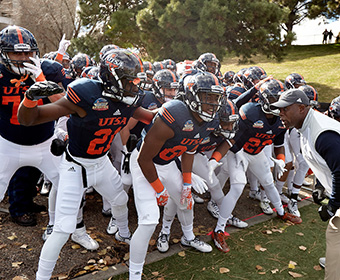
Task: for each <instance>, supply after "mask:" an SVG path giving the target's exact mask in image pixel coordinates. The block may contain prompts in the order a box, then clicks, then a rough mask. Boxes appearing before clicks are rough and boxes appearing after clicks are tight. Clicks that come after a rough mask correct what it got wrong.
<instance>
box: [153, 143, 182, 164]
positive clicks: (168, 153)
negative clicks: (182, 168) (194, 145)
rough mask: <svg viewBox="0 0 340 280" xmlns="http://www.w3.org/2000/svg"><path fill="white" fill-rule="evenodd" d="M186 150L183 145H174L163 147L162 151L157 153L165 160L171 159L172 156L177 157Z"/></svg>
mask: <svg viewBox="0 0 340 280" xmlns="http://www.w3.org/2000/svg"><path fill="white" fill-rule="evenodd" d="M186 150H187V147H185V146H181V145H178V146H174V147H172V148H167V149H164V150H163V151H162V152H160V153H159V157H160V158H161V159H163V160H165V161H169V160H172V159H173V158H174V157H179V156H180V155H182V154H183V153H184V152H185V151H186Z"/></svg>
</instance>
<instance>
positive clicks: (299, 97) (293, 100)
mask: <svg viewBox="0 0 340 280" xmlns="http://www.w3.org/2000/svg"><path fill="white" fill-rule="evenodd" d="M309 102H310V101H309V98H308V97H307V95H306V94H305V93H304V92H303V91H302V90H300V89H298V88H293V89H289V90H286V91H285V92H283V93H282V94H281V95H280V99H279V101H277V102H274V103H272V104H270V107H271V108H284V107H288V106H290V105H292V104H303V105H309Z"/></svg>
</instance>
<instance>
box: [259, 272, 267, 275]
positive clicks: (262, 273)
mask: <svg viewBox="0 0 340 280" xmlns="http://www.w3.org/2000/svg"><path fill="white" fill-rule="evenodd" d="M258 274H261V275H264V274H266V272H265V271H260V272H259V273H258Z"/></svg>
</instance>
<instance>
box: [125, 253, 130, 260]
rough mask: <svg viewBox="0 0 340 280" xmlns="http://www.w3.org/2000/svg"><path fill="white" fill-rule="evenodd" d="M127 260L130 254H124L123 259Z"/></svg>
mask: <svg viewBox="0 0 340 280" xmlns="http://www.w3.org/2000/svg"><path fill="white" fill-rule="evenodd" d="M128 259H130V253H126V254H125V255H124V258H123V260H124V261H127V260H128Z"/></svg>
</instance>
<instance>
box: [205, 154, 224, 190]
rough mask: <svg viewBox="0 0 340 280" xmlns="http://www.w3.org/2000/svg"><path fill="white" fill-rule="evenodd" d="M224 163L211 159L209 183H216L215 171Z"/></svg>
mask: <svg viewBox="0 0 340 280" xmlns="http://www.w3.org/2000/svg"><path fill="white" fill-rule="evenodd" d="M221 165H222V162H218V161H216V159H211V160H209V161H208V174H209V183H210V184H212V183H213V182H214V177H213V176H214V171H215V169H216V168H217V167H218V166H221Z"/></svg>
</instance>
